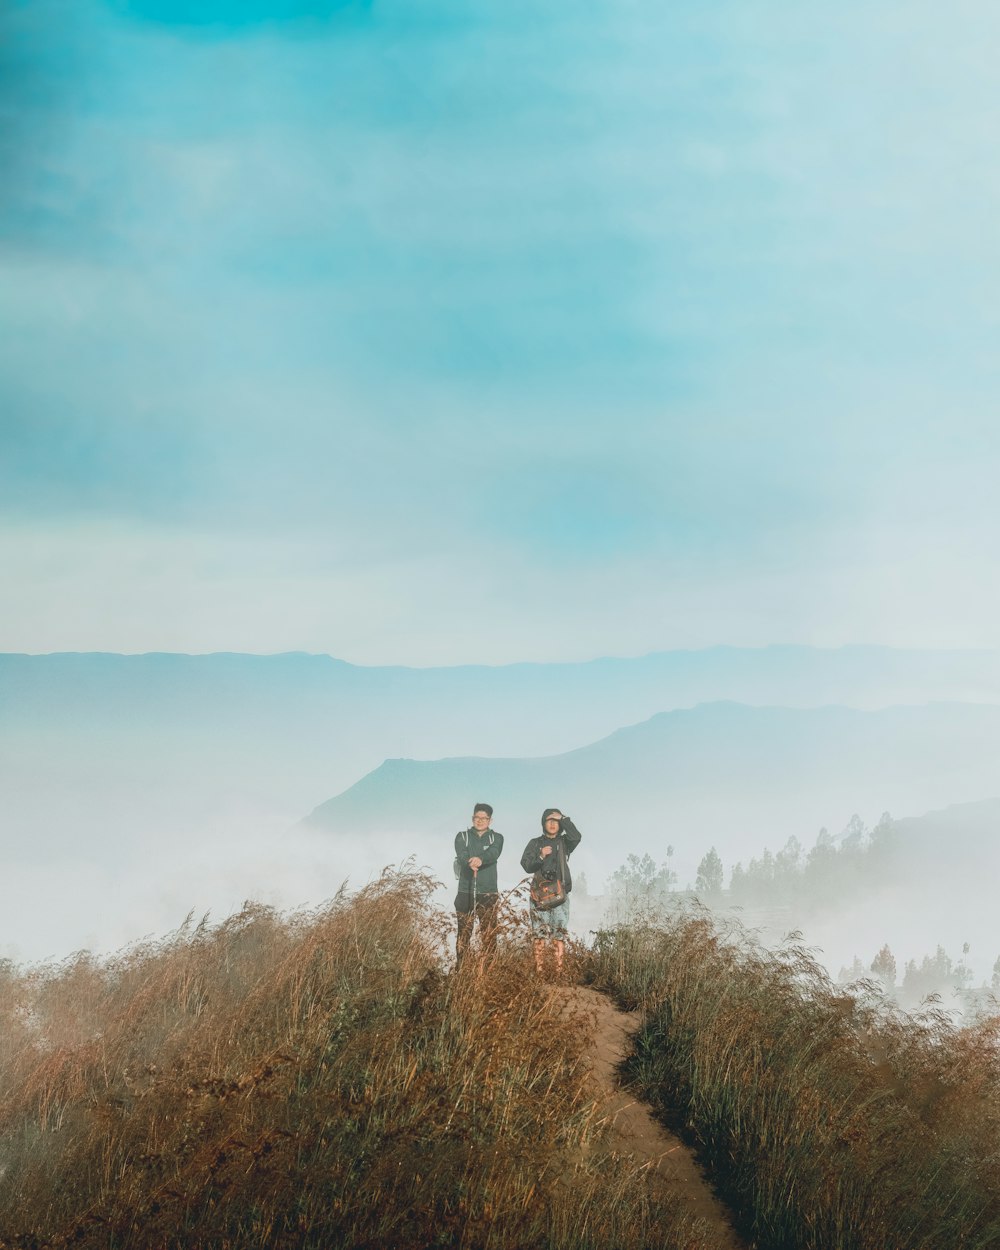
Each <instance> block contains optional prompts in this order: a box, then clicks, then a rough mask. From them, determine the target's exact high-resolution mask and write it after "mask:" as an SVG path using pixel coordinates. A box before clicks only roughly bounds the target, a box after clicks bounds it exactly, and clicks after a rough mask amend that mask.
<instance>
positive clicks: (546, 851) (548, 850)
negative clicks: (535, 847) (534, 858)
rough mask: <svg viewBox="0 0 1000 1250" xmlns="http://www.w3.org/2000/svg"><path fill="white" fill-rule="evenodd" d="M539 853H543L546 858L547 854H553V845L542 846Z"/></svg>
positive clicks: (542, 855)
mask: <svg viewBox="0 0 1000 1250" xmlns="http://www.w3.org/2000/svg"><path fill="white" fill-rule="evenodd" d="M538 853H539V855H541V857H542V859H544V858H545V856H546V855H551V854H552V847H551V846H543V847H542V848H541V850H540V851H539V852H538Z"/></svg>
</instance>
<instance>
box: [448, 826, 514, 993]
mask: <svg viewBox="0 0 1000 1250" xmlns="http://www.w3.org/2000/svg"><path fill="white" fill-rule="evenodd" d="M492 818H493V808H492V807H491V806H490V805H489V803H477V804H476V806H475V807H474V808H473V809H472V824H471V825H470V827H469V828H468V829H462V830H461V831H460V832H458V833H456V834H455V875H456V876H457V877H458V891H457V893H456V895H455V916H456V919H457V921H458V936H457V938H456V940H455V966H456V968H457V967H459V966H461V963H462V960H463V959H464V957H465V954H466V952H467V951H468V949H469V943H470V941H471V940H472V930H473V929H474V928H475V924H476V921H477V920H478V921H479V944H480V946H481V948H482V952H483V954H484V955H492V954H493V952H494V951H495V950H496V945H497V901H498V890H497V860H498V859H499V858H500V853H501V852H502V851H503V834H502V833H497V831H496V830H495V829H492V828H490V821H491V820H492Z"/></svg>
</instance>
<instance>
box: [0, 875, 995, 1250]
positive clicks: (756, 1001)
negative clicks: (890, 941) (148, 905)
mask: <svg viewBox="0 0 1000 1250" xmlns="http://www.w3.org/2000/svg"><path fill="white" fill-rule="evenodd" d="M432 884H433V883H431V882H429V881H427V880H426V879H425V878H423V877H421V876H419V875H415V874H411V873H409V874H408V873H404V874H401V875H392V874H390V875H386V876H384V877H383V878H382V879H381V880H380V881H379V882H377V883H375V884H373V885H372V886H370V887H368V888H367V889H365V890H363V891H362V892H361V893H360V894H358V895H356V896H353V897H348V896H346V895H343V896H341V897H338V898H337V899H336V900H334V901H333V902H332V903H331V904H329V905H327V906H325V907H323V908H321V909H319V910H317V911H315V912H312V913H308V914H300V915H293V916H279V915H276V914H274V913H273V912H270V911H268V910H267V909H264V908H260V907H251V906H248V907H247V908H246V909H245V910H244V911H243V912H242V913H240V914H239V915H237V916H234V917H232V918H231V919H230V920H228V921H226V922H225V923H223V924H221V925H219V926H217V927H214V928H210V927H208V926H206V925H204V924H203V925H197V926H195V925H188V926H186V927H185V928H184V929H182V930H181V931H180V932H178V933H175V934H173V935H171V936H170V937H168V938H166V939H164V940H163V941H162V942H158V943H151V944H147V945H144V946H141V947H138V948H136V949H134V950H131V951H128V952H125V953H124V954H122V955H121V956H119V957H117V958H115V959H113V960H110V961H107V962H104V963H99V962H96V961H94V960H92V959H90V958H89V957H87V956H86V955H80V956H77V957H74V958H73V959H71V960H69V961H67V962H66V963H64V964H62V965H59V966H57V967H50V968H39V969H34V970H27V971H22V970H19V969H16V968H13V967H10V966H6V967H4V968H3V970H2V973H3V975H2V979H0V1012H2V1014H3V1019H4V1029H3V1033H2V1039H3V1040H2V1047H0V1094H2V1098H0V1141H2V1147H0V1169H2V1172H0V1245H3V1246H10V1247H18V1248H19V1250H28V1247H32V1248H33V1250H40V1248H41V1247H56V1246H59V1247H64V1246H69V1245H76V1246H82V1247H86V1248H93V1250H97V1248H98V1247H100V1248H101V1250H106V1248H107V1247H116V1248H118V1250H126V1248H132V1247H135V1248H137V1250H138V1248H139V1247H143V1248H145V1247H163V1248H167V1247H170V1248H175V1247H176V1248H177V1250H181V1248H182V1247H190V1246H193V1245H197V1246H199V1247H206V1248H207V1247H213V1248H216V1247H217V1248H218V1250H224V1248H225V1250H241V1248H244V1247H246V1248H247V1250H249V1248H250V1247H254V1248H255V1250H257V1248H260V1247H276V1248H281V1250H284V1248H285V1247H289V1248H290V1247H303V1248H308V1247H316V1248H317V1250H318V1248H319V1247H329V1246H332V1245H336V1246H339V1247H345V1248H347V1247H359V1248H360V1247H376V1246H378V1247H391V1246H400V1247H404V1246H405V1247H432V1246H438V1247H451V1246H454V1247H458V1246H475V1247H478V1246H483V1247H529V1248H534V1247H537V1248H538V1250H542V1248H543V1247H546V1248H549V1247H559V1248H565V1250H575V1248H578V1247H579V1248H582V1247H594V1248H596V1247H606V1246H616V1247H618V1246H620V1247H635V1248H636V1250H639V1248H640V1247H648V1248H651V1247H664V1248H668V1247H669V1248H670V1250H676V1248H678V1247H683V1248H684V1250H716V1246H715V1244H714V1243H713V1241H712V1239H711V1236H710V1235H709V1234H708V1233H706V1231H705V1230H704V1229H702V1228H699V1226H698V1225H697V1223H693V1222H692V1221H691V1220H690V1218H688V1215H687V1213H685V1212H684V1211H683V1210H680V1209H676V1208H672V1207H671V1206H670V1205H669V1203H668V1202H667V1200H666V1199H665V1198H664V1197H663V1196H662V1195H659V1196H658V1195H656V1194H654V1193H652V1192H651V1191H650V1189H649V1188H648V1186H647V1184H646V1179H645V1175H644V1170H643V1169H642V1168H641V1167H639V1166H637V1165H636V1164H635V1163H634V1161H630V1160H629V1159H628V1158H623V1157H621V1156H620V1155H615V1154H613V1153H612V1152H611V1151H610V1148H609V1138H608V1133H607V1124H606V1121H605V1120H602V1107H603V1105H604V1104H603V1103H602V1101H601V1098H600V1096H599V1094H598V1093H597V1091H596V1090H595V1088H594V1086H593V1084H592V1083H591V1081H590V1078H589V1076H588V1073H587V1069H586V1065H585V1064H584V1063H583V1062H582V1058H583V1055H584V1052H585V1048H586V1046H587V1044H588V1024H587V1021H586V1020H585V1019H581V1018H579V1017H574V1016H573V1015H572V1014H567V1013H566V1012H564V1011H562V1010H561V1009H560V1003H561V1002H563V1001H564V1000H562V999H561V998H560V997H559V996H558V995H556V994H554V993H553V992H552V990H553V987H551V986H549V985H547V984H546V983H544V982H542V981H540V980H537V979H535V978H534V977H532V975H531V974H530V972H529V971H528V969H529V966H530V958H529V956H528V953H527V949H526V947H527V943H526V936H525V933H524V930H523V925H522V923H521V922H520V921H519V919H518V918H517V916H516V915H511V917H510V919H509V923H508V927H507V929H506V932H505V935H504V938H503V940H502V943H501V950H500V954H499V956H498V958H497V959H496V961H495V962H494V963H492V964H488V965H486V966H485V967H484V966H482V965H478V966H477V965H475V964H474V963H473V964H470V965H469V966H468V967H467V968H465V969H463V973H462V975H455V974H451V973H449V971H448V963H447V961H446V960H445V959H443V956H442V951H443V946H442V943H444V942H445V941H446V932H445V926H446V925H447V922H448V917H447V916H442V915H440V914H439V913H436V912H435V911H434V910H433V909H432V908H431V907H430V906H429V903H428V898H429V893H430V890H431V888H432ZM576 967H577V971H578V973H579V975H580V976H581V977H583V978H585V979H587V980H588V981H590V982H591V983H592V984H593V985H596V986H598V987H601V988H603V989H604V990H605V991H606V992H608V993H610V994H613V995H615V996H616V997H617V998H618V999H619V1000H620V1001H621V1002H622V1003H623V1004H625V1005H627V1006H629V1007H638V1008H639V1009H640V1010H641V1011H642V1013H643V1019H644V1024H643V1026H642V1029H641V1032H640V1034H639V1038H638V1043H637V1049H636V1053H635V1055H634V1058H633V1060H632V1061H631V1064H630V1069H629V1079H630V1080H631V1082H632V1085H633V1088H634V1090H635V1091H636V1092H637V1093H639V1094H641V1095H643V1096H644V1097H646V1098H648V1099H649V1100H650V1101H652V1102H653V1103H654V1104H655V1105H656V1106H657V1107H659V1109H660V1110H661V1113H662V1114H663V1115H664V1116H665V1117H667V1118H669V1119H670V1120H672V1121H673V1122H674V1123H675V1124H676V1125H677V1126H678V1127H679V1129H680V1131H681V1132H682V1133H684V1134H685V1135H686V1136H687V1138H688V1140H689V1141H690V1142H691V1143H692V1144H693V1146H694V1147H695V1148H697V1149H698V1150H699V1151H700V1153H701V1157H702V1158H703V1160H704V1162H705V1165H706V1167H707V1169H708V1170H709V1172H710V1174H711V1176H712V1177H713V1178H714V1180H715V1183H716V1185H717V1187H718V1188H719V1189H720V1191H721V1192H722V1193H723V1194H724V1195H725V1196H726V1197H727V1199H728V1200H729V1202H730V1204H731V1207H732V1209H733V1210H734V1212H735V1218H736V1221H737V1224H738V1226H739V1227H740V1228H741V1230H742V1231H743V1232H744V1234H745V1236H746V1237H747V1238H748V1240H749V1239H752V1241H753V1243H754V1244H755V1245H756V1246H757V1247H759V1248H760V1250H792V1247H794V1248H795V1250H885V1248H886V1247H887V1246H892V1247H894V1248H896V1250H910V1248H912V1250H918V1248H919V1250H954V1248H955V1247H956V1246H962V1247H963V1248H965V1250H986V1248H987V1247H992V1246H995V1245H996V1244H997V1239H998V1237H1000V1184H998V1180H997V1174H996V1169H995V1165H994V1158H995V1144H996V1141H997V1138H998V1130H1000V1098H998V1094H1000V1063H998V1057H997V1056H998V1051H997V1040H998V1021H996V1020H992V1021H986V1022H983V1023H980V1024H977V1025H976V1026H974V1027H970V1028H964V1029H959V1028H957V1027H955V1026H954V1025H952V1024H950V1023H949V1022H948V1021H947V1020H945V1019H943V1018H941V1017H939V1016H937V1015H936V1014H935V1013H934V1012H933V1011H932V1012H929V1013H925V1014H924V1015H923V1016H921V1017H910V1016H906V1015H904V1014H902V1013H900V1012H898V1011H895V1010H894V1009H892V1008H890V1007H888V1006H887V1005H886V1004H884V1003H883V1002H881V1001H880V1000H879V999H878V998H877V996H876V995H875V994H874V992H873V991H867V990H865V989H864V987H862V989H861V990H860V991H859V994H858V995H855V996H852V995H849V994H847V993H845V992H844V991H843V990H837V989H834V987H832V986H831V985H830V983H829V981H828V980H827V978H826V977H825V976H824V974H823V973H822V971H821V970H820V969H818V968H817V967H816V965H815V964H814V963H813V962H812V961H811V959H810V957H809V955H808V954H807V952H805V951H802V950H801V949H799V948H797V947H795V946H788V947H785V948H784V949H782V950H781V951H779V952H778V953H776V954H771V953H768V952H766V951H763V950H761V949H760V948H758V947H756V946H755V945H754V944H753V943H752V942H750V941H749V940H748V939H746V938H745V937H743V936H742V935H741V934H740V933H739V932H728V933H727V932H725V931H720V930H718V929H716V928H714V927H713V925H712V922H711V921H710V920H709V919H708V918H707V917H706V916H704V915H702V914H699V913H697V912H695V913H691V914H681V915H675V916H673V917H671V918H664V919H662V920H659V921H656V922H651V923H647V924H643V925H638V924H634V925H631V926H629V927H628V928H626V929H620V930H615V931H609V932H606V933H604V934H602V935H600V936H599V938H598V939H597V941H596V943H595V946H594V948H593V949H592V950H590V951H584V952H581V953H580V954H579V957H578V960H577V965H576Z"/></svg>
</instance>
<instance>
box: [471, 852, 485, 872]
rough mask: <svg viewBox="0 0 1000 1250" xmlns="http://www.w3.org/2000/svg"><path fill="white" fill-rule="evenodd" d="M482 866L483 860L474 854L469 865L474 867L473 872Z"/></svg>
mask: <svg viewBox="0 0 1000 1250" xmlns="http://www.w3.org/2000/svg"><path fill="white" fill-rule="evenodd" d="M482 866H483V861H482V860H481V859H479V858H478V857H477V856H475V855H473V857H472V858H471V859H470V860H469V867H470V868H471V869H472V871H473V872H475V871H476V870H477V869H479V868H482Z"/></svg>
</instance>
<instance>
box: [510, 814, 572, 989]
mask: <svg viewBox="0 0 1000 1250" xmlns="http://www.w3.org/2000/svg"><path fill="white" fill-rule="evenodd" d="M579 845H580V830H579V829H577V827H576V825H574V824H573V822H572V820H570V818H569V817H568V816H564V815H563V814H562V812H561V811H560V810H559V808H558V807H547V808H546V809H545V811H544V812H542V833H541V836H540V837H537V838H532V839H531V841H530V842H529V843H528V845H527V846H526V847H525V848H524V854H523V855H522V856H521V867H522V868H523V869H524V871H525V872H530V873H532V874H534V875H535V876H536V877H541V878H544V879H548V880H550V881H554V880H557V879H558V880H559V881H561V882H562V885H563V888H564V890H565V898H564V900H563V902H561V903H560V904H559V905H558V906H557V907H552V908H549V909H548V910H547V911H541V910H539V909H538V908H537V907H536V906H535V901H534V899H532V900H531V902H530V904H529V910H530V915H531V935H532V938H533V944H534V950H535V968H536V969H537V970H538V971H539V972H543V971H544V959H545V945H546V943H547V942H551V943H552V949H553V952H554V954H555V959H556V973H557V974H558V973H561V972H562V969H563V956H564V955H565V951H566V946H565V943H566V938H567V936H568V934H569V895H570V891H571V890H572V889H573V877H572V875H571V874H570V870H569V857H570V855H572V853H573V852H574V851H575V850H576V848H577V847H578V846H579Z"/></svg>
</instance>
